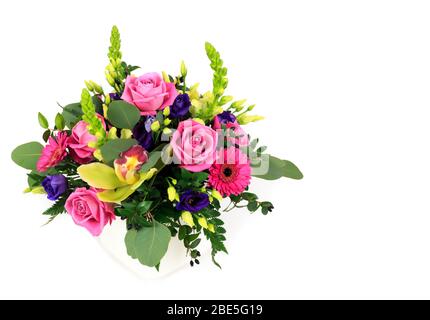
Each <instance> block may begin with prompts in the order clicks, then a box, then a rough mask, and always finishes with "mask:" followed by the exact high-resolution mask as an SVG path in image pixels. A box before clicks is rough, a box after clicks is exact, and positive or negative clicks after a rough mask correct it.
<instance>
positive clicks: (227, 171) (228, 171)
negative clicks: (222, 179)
mask: <svg viewBox="0 0 430 320" xmlns="http://www.w3.org/2000/svg"><path fill="white" fill-rule="evenodd" d="M222 173H223V174H224V175H225V176H226V177H230V176H231V174H232V173H233V171H232V170H231V169H230V168H225V169H224V171H223V172H222Z"/></svg>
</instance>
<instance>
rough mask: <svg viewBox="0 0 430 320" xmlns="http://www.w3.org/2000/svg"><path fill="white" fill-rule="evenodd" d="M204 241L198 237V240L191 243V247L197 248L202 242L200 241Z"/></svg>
mask: <svg viewBox="0 0 430 320" xmlns="http://www.w3.org/2000/svg"><path fill="white" fill-rule="evenodd" d="M201 241H202V239H197V240H196V241H193V242H192V243H191V244H190V249H195V248H197V246H198V245H199V244H200V242H201Z"/></svg>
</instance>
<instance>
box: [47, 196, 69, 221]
mask: <svg viewBox="0 0 430 320" xmlns="http://www.w3.org/2000/svg"><path fill="white" fill-rule="evenodd" d="M66 200H67V197H62V198H60V199H59V200H57V201H56V202H55V203H54V204H53V205H52V206H51V207H50V208H49V209H47V210H45V212H43V213H42V214H43V215H45V216H51V217H55V216H58V215H59V214H62V213H63V212H65V211H66V209H65V208H64V205H65V204H66Z"/></svg>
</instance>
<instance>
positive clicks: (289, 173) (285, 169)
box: [253, 155, 303, 180]
mask: <svg viewBox="0 0 430 320" xmlns="http://www.w3.org/2000/svg"><path fill="white" fill-rule="evenodd" d="M268 156H269V168H268V169H269V171H268V172H267V173H266V174H264V175H257V174H253V176H254V177H257V178H260V179H265V180H276V179H279V178H282V177H286V178H290V179H296V180H300V179H302V178H303V174H302V173H301V172H300V169H299V168H298V167H297V166H296V165H295V164H294V163H292V162H291V161H288V160H282V159H279V158H276V157H274V156H272V155H268Z"/></svg>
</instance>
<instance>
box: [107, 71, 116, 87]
mask: <svg viewBox="0 0 430 320" xmlns="http://www.w3.org/2000/svg"><path fill="white" fill-rule="evenodd" d="M106 80H107V82H108V83H109V84H110V85H111V86H114V85H115V80H114V78H112V76H111V75H110V74H109V73H106Z"/></svg>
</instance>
